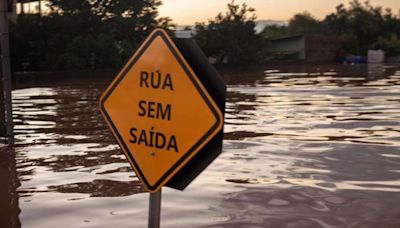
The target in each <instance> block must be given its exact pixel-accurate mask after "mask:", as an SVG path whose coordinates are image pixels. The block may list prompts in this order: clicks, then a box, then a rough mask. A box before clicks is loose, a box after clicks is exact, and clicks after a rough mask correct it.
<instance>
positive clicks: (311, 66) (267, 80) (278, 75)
mask: <svg viewBox="0 0 400 228" xmlns="http://www.w3.org/2000/svg"><path fill="white" fill-rule="evenodd" d="M397 71H399V66H397V65H393V66H391V67H387V66H384V65H382V64H357V65H343V64H332V63H271V64H267V65H266V66H264V67H256V68H253V69H249V70H248V71H238V70H229V69H222V70H221V75H222V76H223V78H224V79H225V81H226V82H227V84H229V85H232V86H235V85H241V86H243V85H250V86H252V85H258V86H260V85H263V86H269V85H270V84H280V85H281V86H285V85H288V86H290V85H303V86H305V85H317V84H329V85H336V86H360V85H363V84H364V83H368V82H372V81H378V80H382V79H385V78H388V77H389V76H392V75H394V74H395V73H396V72H397ZM351 78H355V79H354V80H352V79H351Z"/></svg>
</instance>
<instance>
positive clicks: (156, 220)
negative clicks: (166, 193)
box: [149, 188, 161, 228]
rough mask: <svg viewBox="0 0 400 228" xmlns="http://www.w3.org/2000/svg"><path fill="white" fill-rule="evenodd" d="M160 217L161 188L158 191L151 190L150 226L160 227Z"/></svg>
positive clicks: (150, 227)
mask: <svg viewBox="0 0 400 228" xmlns="http://www.w3.org/2000/svg"><path fill="white" fill-rule="evenodd" d="M160 217H161V188H160V190H159V191H157V192H150V199H149V228H160Z"/></svg>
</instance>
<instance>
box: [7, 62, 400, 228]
mask: <svg viewBox="0 0 400 228" xmlns="http://www.w3.org/2000/svg"><path fill="white" fill-rule="evenodd" d="M222 75H223V77H224V79H225V80H226V82H227V86H228V97H227V103H226V114H225V118H226V119H225V126H224V132H225V135H224V143H223V153H222V155H221V156H220V157H218V158H217V159H216V160H215V161H214V162H213V163H212V164H211V165H210V166H209V167H208V168H207V169H206V170H205V172H203V173H202V174H201V175H200V176H199V177H198V178H197V179H195V181H194V182H193V183H192V184H191V185H189V187H188V188H187V189H186V190H185V191H183V192H181V191H177V190H173V189H169V188H164V189H163V199H162V212H161V213H162V215H161V216H162V217H161V227H170V228H177V227H179V228H180V227H183V228H186V227H209V228H211V227H213V228H217V227H218V228H221V227H224V228H236V227H245V228H256V227H260V228H261V227H273V228H275V227H288V228H289V227H290V228H291V227H295V228H297V227H307V228H308V227H363V228H364V227H371V228H373V227H393V228H395V227H400V66H396V65H394V66H393V65H388V66H368V67H367V66H366V65H359V66H357V65H355V66H343V65H322V66H317V65H307V66H303V65H293V66H292V65H289V66H285V65H282V66H270V67H265V68H264V69H262V70H255V71H251V72H246V73H241V74H239V73H229V72H225V73H223V74H222ZM109 82H110V78H108V79H104V78H102V79H99V80H97V79H96V78H93V80H82V81H80V80H75V81H73V80H70V81H67V82H63V83H61V84H59V85H57V86H53V85H43V84H40V83H38V84H39V85H34V86H18V84H16V89H14V91H13V102H14V104H13V110H14V118H15V134H16V145H15V146H14V147H2V148H0V150H1V151H0V183H1V188H0V202H1V204H0V212H1V217H0V227H12V228H13V227H20V226H22V227H29V228H31V227H32V228H35V227H40V228H53V227H93V228H94V227H96V228H97V227H115V228H117V227H118V228H122V227H146V226H147V216H148V195H149V194H148V193H145V192H144V191H143V189H142V187H141V184H140V182H139V181H138V179H137V178H136V176H135V174H134V172H133V171H132V170H131V168H130V165H129V163H128V162H127V160H126V159H125V156H124V155H123V154H122V152H121V151H120V149H119V146H118V145H117V144H116V142H115V140H114V139H113V137H112V135H111V131H110V130H109V129H108V127H107V126H106V124H105V122H104V120H103V119H102V117H101V116H100V113H99V111H98V100H99V96H100V94H101V93H102V92H103V91H104V89H105V88H106V86H107V85H108V83H109ZM188 127H190V126H188Z"/></svg>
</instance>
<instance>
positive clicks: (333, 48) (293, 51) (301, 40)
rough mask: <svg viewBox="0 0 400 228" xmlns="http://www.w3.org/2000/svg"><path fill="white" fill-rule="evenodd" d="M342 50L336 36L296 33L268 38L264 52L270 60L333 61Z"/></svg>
mask: <svg viewBox="0 0 400 228" xmlns="http://www.w3.org/2000/svg"><path fill="white" fill-rule="evenodd" d="M341 50H342V40H341V38H340V37H338V36H325V35H296V36H289V37H283V38H279V39H273V40H270V44H269V45H268V46H267V48H266V50H265V51H266V53H267V54H268V56H270V58H271V59H272V60H303V61H307V62H331V61H335V60H336V58H337V57H338V56H339V55H340V51H341Z"/></svg>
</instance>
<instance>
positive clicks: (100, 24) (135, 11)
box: [10, 0, 400, 71]
mask: <svg viewBox="0 0 400 228" xmlns="http://www.w3.org/2000/svg"><path fill="white" fill-rule="evenodd" d="M48 4H49V9H50V12H49V13H48V14H46V15H42V16H41V15H38V14H20V15H18V17H17V20H16V21H14V22H11V38H10V43H11V58H12V67H13V70H14V71H18V70H24V69H31V70H68V69H90V68H117V67H120V66H121V65H122V64H123V63H124V62H125V61H126V60H127V59H128V58H129V57H130V56H131V55H132V53H133V51H134V50H135V49H136V48H137V47H138V45H139V44H140V42H141V41H142V40H143V39H144V38H145V37H146V36H147V35H148V34H149V33H150V32H151V31H152V30H153V29H154V28H156V27H161V28H164V29H166V30H167V31H168V32H172V31H173V30H174V29H175V25H174V24H173V22H172V20H171V19H170V18H168V17H159V14H158V7H159V6H160V5H161V1H160V0H140V1H139V0H124V1H119V0H49V1H48ZM256 20H257V17H256V14H255V10H254V8H252V7H249V6H248V5H246V4H241V5H240V4H236V3H235V2H234V1H232V2H231V3H229V4H228V5H227V11H226V12H225V13H220V14H218V15H217V16H216V17H215V18H214V19H210V20H209V21H208V22H202V23H196V25H195V27H194V30H195V32H194V34H195V37H194V38H195V39H196V41H197V42H198V44H199V46H200V47H201V48H202V50H203V51H204V52H205V53H206V55H207V56H209V57H212V58H214V59H215V61H216V62H217V63H220V64H230V65H234V66H243V67H245V66H247V65H248V64H255V63H259V62H261V61H263V59H264V57H265V53H264V52H263V49H264V47H265V46H266V45H268V44H269V40H272V39H277V38H282V37H285V36H292V35H299V34H325V35H337V36H340V37H341V38H342V40H343V51H345V52H346V53H350V54H356V55H365V54H366V52H367V51H368V50H369V49H382V50H384V51H385V52H386V53H387V55H389V56H397V55H400V15H395V14H394V13H393V12H392V11H391V10H390V9H383V8H382V7H379V6H372V5H371V4H370V3H369V2H368V1H366V2H364V3H360V2H359V1H358V0H353V1H351V2H350V3H349V6H347V7H345V6H344V5H343V4H340V5H338V6H337V7H336V9H335V11H334V12H332V13H331V14H329V15H327V16H326V17H325V18H324V19H322V20H318V19H316V18H315V17H314V16H312V15H311V14H310V13H308V12H303V13H299V14H296V15H294V16H293V17H292V18H291V19H290V20H289V22H288V25H286V26H278V25H269V26H266V27H265V28H264V30H263V31H262V32H261V33H256V32H255V27H256Z"/></svg>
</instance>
